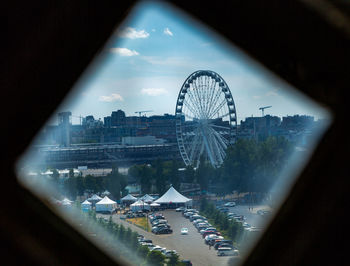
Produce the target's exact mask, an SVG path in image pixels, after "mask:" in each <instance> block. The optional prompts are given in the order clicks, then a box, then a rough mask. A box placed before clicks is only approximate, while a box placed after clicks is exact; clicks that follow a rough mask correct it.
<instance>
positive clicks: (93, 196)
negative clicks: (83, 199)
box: [88, 194, 102, 201]
mask: <svg viewBox="0 0 350 266" xmlns="http://www.w3.org/2000/svg"><path fill="white" fill-rule="evenodd" d="M101 199H102V198H101V197H100V196H98V195H96V194H94V195H92V196H91V197H90V198H88V201H99V200H101Z"/></svg>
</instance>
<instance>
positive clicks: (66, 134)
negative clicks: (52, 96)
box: [58, 112, 72, 147]
mask: <svg viewBox="0 0 350 266" xmlns="http://www.w3.org/2000/svg"><path fill="white" fill-rule="evenodd" d="M71 115H72V113H71V112H61V113H58V127H59V131H60V144H61V145H62V146H65V147H68V146H70V126H71V124H72V122H71Z"/></svg>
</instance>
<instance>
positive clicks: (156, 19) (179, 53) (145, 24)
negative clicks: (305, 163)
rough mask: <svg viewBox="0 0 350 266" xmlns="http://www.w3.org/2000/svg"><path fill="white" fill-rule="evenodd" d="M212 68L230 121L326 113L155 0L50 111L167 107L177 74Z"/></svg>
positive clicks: (179, 80)
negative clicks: (222, 86) (226, 95)
mask: <svg viewBox="0 0 350 266" xmlns="http://www.w3.org/2000/svg"><path fill="white" fill-rule="evenodd" d="M199 69H203V70H213V71H215V72H217V73H218V74H220V75H221V76H222V77H223V79H224V80H225V81H226V83H227V84H228V86H229V88H230V90H231V93H232V96H233V99H234V101H235V105H236V108H237V121H238V122H239V121H240V120H244V119H245V118H246V117H251V116H254V117H257V116H261V110H259V108H260V107H262V106H270V105H271V106H272V108H271V109H268V110H266V111H265V114H270V115H276V116H280V117H282V116H287V115H294V114H300V115H310V116H314V117H315V118H316V119H318V118H327V117H328V114H327V112H326V111H325V110H324V109H323V108H320V107H319V106H318V105H317V104H315V103H314V102H313V101H311V100H309V99H308V98H306V97H305V96H303V95H301V94H300V93H298V92H296V91H295V90H294V89H293V88H291V87H290V86H289V85H288V84H286V83H285V82H283V81H281V80H280V79H278V78H277V77H275V76H274V75H273V74H272V73H270V72H268V71H267V70H265V69H263V68H262V67H261V66H260V65H259V64H258V63H256V62H254V61H252V60H251V59H250V58H249V57H248V56H247V55H245V54H244V53H243V52H242V51H240V50H239V49H238V48H235V47H234V46H232V45H231V44H229V43H227V42H226V41H225V40H223V39H221V37H219V36H217V35H216V34H215V33H213V32H210V30H209V29H206V28H204V27H202V26H201V25H200V24H199V23H198V22H195V21H193V20H192V19H191V18H189V17H187V16H186V15H184V14H183V13H180V12H178V11H176V10H173V9H170V8H169V6H168V5H166V4H161V3H152V2H147V3H142V4H139V5H138V6H137V7H135V9H134V10H133V11H132V14H131V15H130V16H129V17H128V18H127V20H126V21H125V22H124V24H123V25H122V26H121V27H120V28H118V29H117V30H116V31H115V33H114V34H113V35H112V36H111V38H110V40H109V41H108V42H107V44H106V45H105V47H103V48H102V49H101V52H100V54H99V55H97V56H96V58H95V60H94V63H93V64H92V65H91V66H90V67H89V68H88V69H87V70H86V71H85V73H84V74H83V76H82V78H81V79H80V80H79V81H78V82H77V84H76V86H75V87H74V88H73V90H72V92H71V93H70V94H69V97H68V98H67V99H66V100H65V101H64V102H63V103H62V104H61V106H60V107H59V108H58V109H57V111H56V112H55V113H54V114H53V116H52V118H51V120H50V122H49V123H51V124H52V123H55V122H56V121H55V120H56V117H57V113H58V112H61V111H71V112H72V114H73V117H72V122H73V124H79V122H80V119H79V118H78V116H83V117H85V116H87V115H93V116H94V117H95V119H99V118H101V120H103V118H104V117H106V116H109V115H110V114H111V112H112V111H116V110H119V109H120V110H123V111H125V113H126V115H127V116H138V112H139V111H143V110H153V112H152V113H147V116H151V115H164V114H166V113H167V114H171V115H174V113H175V106H176V100H177V96H178V93H179V90H180V88H181V86H182V84H183V82H184V81H185V79H186V78H187V77H188V76H189V75H190V74H191V73H193V72H194V71H196V70H199Z"/></svg>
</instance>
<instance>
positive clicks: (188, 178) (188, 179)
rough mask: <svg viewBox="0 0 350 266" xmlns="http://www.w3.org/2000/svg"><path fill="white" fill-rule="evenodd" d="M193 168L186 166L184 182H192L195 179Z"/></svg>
mask: <svg viewBox="0 0 350 266" xmlns="http://www.w3.org/2000/svg"><path fill="white" fill-rule="evenodd" d="M195 173H196V172H195V170H194V169H193V167H192V166H191V165H188V166H186V171H185V182H186V183H193V181H194V179H195Z"/></svg>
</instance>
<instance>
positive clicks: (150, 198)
mask: <svg viewBox="0 0 350 266" xmlns="http://www.w3.org/2000/svg"><path fill="white" fill-rule="evenodd" d="M140 200H143V201H144V202H147V203H151V202H152V201H154V198H153V197H151V196H150V195H148V194H146V195H144V196H143V197H141V198H140Z"/></svg>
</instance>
